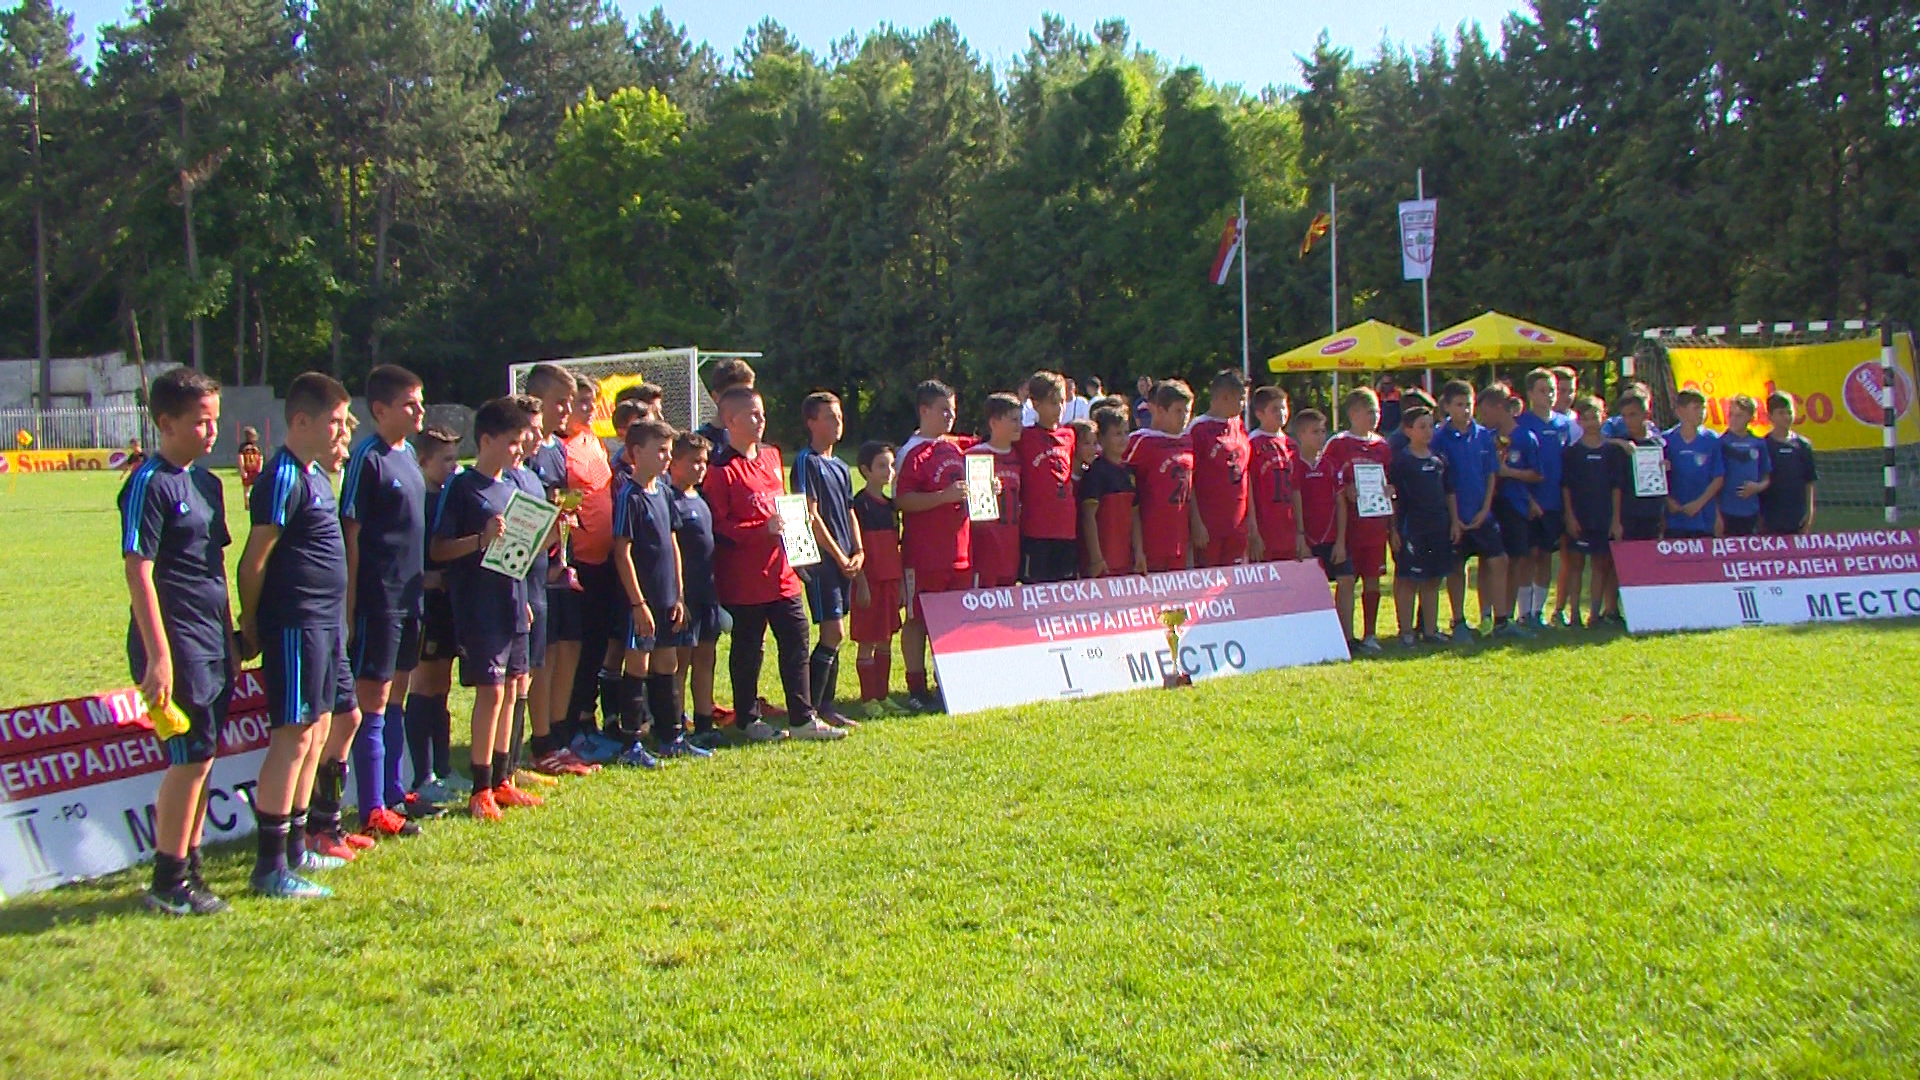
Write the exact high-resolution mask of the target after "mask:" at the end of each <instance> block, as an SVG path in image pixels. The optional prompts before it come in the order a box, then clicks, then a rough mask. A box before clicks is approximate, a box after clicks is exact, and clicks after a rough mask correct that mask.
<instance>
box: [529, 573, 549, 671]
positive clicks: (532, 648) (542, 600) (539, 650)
mask: <svg viewBox="0 0 1920 1080" xmlns="http://www.w3.org/2000/svg"><path fill="white" fill-rule="evenodd" d="M540 592H541V590H536V591H535V592H534V594H533V595H535V596H538V597H539V599H537V600H535V601H534V602H533V603H532V604H530V605H529V606H530V607H532V608H533V625H532V627H531V628H530V629H529V630H528V631H527V670H528V671H539V670H540V669H541V668H543V667H546V666H547V618H548V616H547V598H546V597H544V596H541V595H540Z"/></svg>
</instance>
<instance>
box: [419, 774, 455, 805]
mask: <svg viewBox="0 0 1920 1080" xmlns="http://www.w3.org/2000/svg"><path fill="white" fill-rule="evenodd" d="M463 798H465V796H463V795H461V794H460V793H459V792H457V791H455V790H453V787H452V785H450V784H448V783H447V782H446V781H445V780H442V779H440V778H439V777H437V776H430V777H428V778H427V782H426V783H424V784H421V785H419V786H418V787H416V788H414V789H413V791H412V793H411V795H410V797H409V798H408V800H407V804H408V805H409V806H412V805H413V804H414V803H426V804H427V805H428V806H442V805H452V804H454V803H457V802H459V801H460V800H461V799H463Z"/></svg>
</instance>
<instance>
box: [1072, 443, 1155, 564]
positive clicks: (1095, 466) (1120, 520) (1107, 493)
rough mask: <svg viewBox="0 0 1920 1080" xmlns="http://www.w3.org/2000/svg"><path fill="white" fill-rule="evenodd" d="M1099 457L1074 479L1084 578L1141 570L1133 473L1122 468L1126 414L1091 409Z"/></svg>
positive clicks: (1142, 559)
mask: <svg viewBox="0 0 1920 1080" xmlns="http://www.w3.org/2000/svg"><path fill="white" fill-rule="evenodd" d="M1093 426H1094V430H1095V431H1096V432H1097V433H1098V437H1099V441H1100V456H1099V457H1097V458H1094V459H1093V461H1092V462H1091V463H1090V464H1089V465H1088V466H1087V471H1086V472H1085V473H1084V474H1083V475H1082V476H1081V477H1080V488H1079V497H1080V535H1081V536H1082V537H1083V538H1084V543H1085V546H1086V549H1087V576H1088V577H1111V576H1113V575H1116V574H1124V573H1127V572H1128V571H1132V572H1133V573H1136V574H1144V573H1146V572H1147V556H1146V553H1145V551H1144V550H1143V549H1142V548H1141V546H1140V543H1141V541H1140V518H1139V516H1138V515H1137V514H1135V513H1134V512H1133V471H1132V470H1131V469H1129V468H1127V414H1126V411H1125V410H1124V409H1113V408H1100V409H1095V410H1093Z"/></svg>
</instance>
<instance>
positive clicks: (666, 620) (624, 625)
mask: <svg viewBox="0 0 1920 1080" xmlns="http://www.w3.org/2000/svg"><path fill="white" fill-rule="evenodd" d="M647 613H648V614H650V615H652V616H653V633H651V634H649V635H647V636H646V637H641V636H640V635H638V634H636V633H634V626H633V609H632V608H628V609H627V610H626V611H625V612H624V613H623V614H622V615H621V616H620V630H619V634H618V635H617V637H616V640H618V641H619V642H620V645H621V647H622V648H624V649H626V650H627V651H628V652H649V653H650V652H652V651H653V650H655V649H658V648H669V647H671V646H673V645H674V644H675V643H676V639H677V638H678V636H679V635H678V634H677V633H676V632H675V631H674V629H673V613H672V612H670V611H668V610H666V609H665V608H658V607H655V606H653V605H652V604H648V605H647Z"/></svg>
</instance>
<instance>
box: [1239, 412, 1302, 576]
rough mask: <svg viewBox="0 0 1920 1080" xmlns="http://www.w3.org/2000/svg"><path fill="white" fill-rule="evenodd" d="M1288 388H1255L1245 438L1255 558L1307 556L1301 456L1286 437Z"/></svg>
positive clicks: (1249, 541)
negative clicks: (1250, 424) (1249, 431)
mask: <svg viewBox="0 0 1920 1080" xmlns="http://www.w3.org/2000/svg"><path fill="white" fill-rule="evenodd" d="M1287 410H1288V403H1287V392H1286V391H1285V390H1282V389H1281V388H1280V387H1278V386H1263V387H1261V388H1259V389H1258V390H1255V391H1254V392H1253V421H1254V423H1256V424H1258V425H1259V427H1257V428H1255V429H1254V431H1253V434H1252V435H1250V436H1248V438H1247V451H1248V455H1247V456H1248V460H1249V467H1248V474H1247V493H1248V501H1249V502H1250V504H1251V509H1252V512H1251V513H1250V514H1248V515H1247V519H1248V522H1249V523H1250V525H1251V529H1250V530H1249V531H1248V533H1247V557H1248V558H1249V560H1250V561H1252V562H1264V561H1267V560H1273V561H1276V562H1292V561H1294V560H1296V559H1305V558H1306V557H1307V555H1308V551H1307V538H1306V534H1305V533H1302V532H1301V531H1300V517H1301V514H1300V455H1299V453H1298V452H1297V451H1296V450H1295V449H1294V445H1293V440H1292V439H1290V438H1288V437H1287V420H1288V416H1287Z"/></svg>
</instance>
